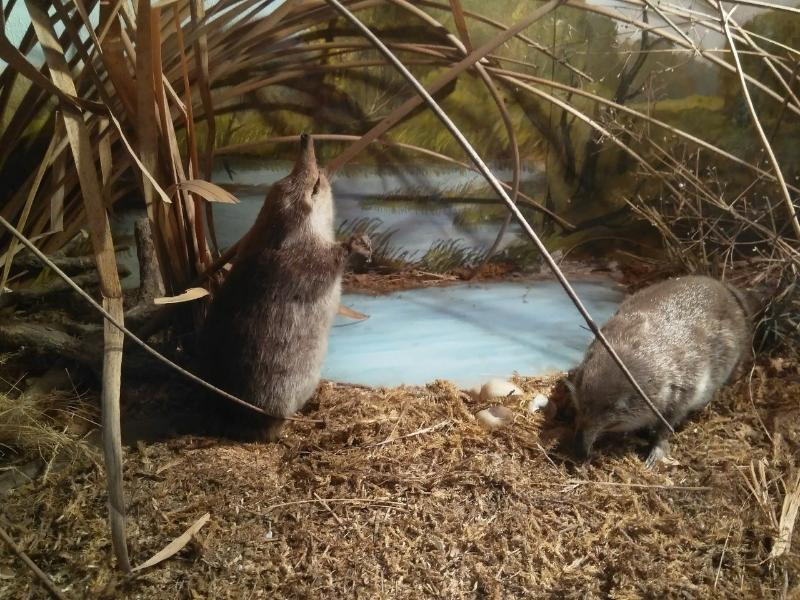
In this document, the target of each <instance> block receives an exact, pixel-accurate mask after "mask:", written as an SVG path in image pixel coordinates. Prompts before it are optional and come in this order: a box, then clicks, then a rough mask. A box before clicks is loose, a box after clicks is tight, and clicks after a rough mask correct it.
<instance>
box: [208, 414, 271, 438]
mask: <svg viewBox="0 0 800 600" xmlns="http://www.w3.org/2000/svg"><path fill="white" fill-rule="evenodd" d="M284 422H285V421H284V419H280V418H277V417H268V416H266V415H259V414H253V415H252V416H249V417H247V419H246V420H245V419H244V418H240V419H232V420H230V421H229V422H227V423H225V424H224V430H223V431H224V433H223V436H224V437H226V438H228V439H232V440H236V441H238V442H245V443H262V444H268V443H273V442H277V441H278V440H279V439H280V436H281V429H283V424H284Z"/></svg>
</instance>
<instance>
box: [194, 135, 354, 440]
mask: <svg viewBox="0 0 800 600" xmlns="http://www.w3.org/2000/svg"><path fill="white" fill-rule="evenodd" d="M301 140H302V141H301V152H300V157H299V158H298V160H297V163H296V165H295V167H294V169H293V170H292V172H291V173H290V174H289V175H288V176H287V177H286V178H284V179H282V180H280V181H278V182H277V183H275V184H274V185H273V186H272V189H271V190H270V192H269V194H268V196H267V198H266V200H265V201H264V206H263V207H262V209H261V211H260V213H259V215H258V217H257V219H256V222H255V224H254V225H253V227H252V229H251V230H250V231H249V232H248V234H247V235H246V236H245V237H244V238H243V240H242V242H241V244H240V250H239V251H238V253H237V255H236V258H235V259H234V261H233V267H232V269H231V272H230V274H229V275H228V277H227V279H226V280H225V282H224V284H223V285H222V286H221V288H220V289H219V291H218V292H217V294H216V295H215V297H214V300H213V302H212V304H211V307H210V309H209V313H208V317H207V319H206V323H205V326H204V331H203V335H202V338H201V348H202V352H203V365H204V371H205V375H206V376H207V377H208V380H209V381H210V382H211V383H213V384H215V385H217V386H219V387H221V388H222V389H225V390H226V391H228V392H230V393H232V394H234V395H236V396H238V397H239V398H241V399H242V400H244V401H246V402H248V403H250V404H253V405H254V406H257V407H259V408H261V409H263V410H264V411H265V412H266V413H267V414H268V415H269V416H268V417H265V416H263V415H259V414H258V413H256V412H254V411H250V410H247V409H246V408H242V407H239V406H237V405H235V404H232V403H229V402H227V401H224V400H221V399H219V400H217V402H219V403H222V404H220V406H221V409H222V410H221V412H220V419H221V421H222V423H221V424H220V425H221V429H222V433H223V434H224V435H227V436H229V437H234V438H237V439H243V440H262V441H273V440H275V439H276V438H277V436H278V434H279V431H280V427H281V425H282V424H283V420H284V417H287V416H290V415H291V414H293V413H294V412H296V411H297V410H299V409H301V408H302V407H303V406H304V405H305V404H306V402H307V401H308V400H309V398H310V397H311V396H312V395H313V394H314V391H315V389H316V387H317V384H318V383H319V379H320V371H321V368H322V362H323V360H324V358H325V353H326V351H327V344H328V334H329V332H330V327H331V324H332V322H333V318H334V316H335V314H336V311H337V309H338V306H339V298H340V295H341V277H342V272H343V271H344V268H345V264H346V262H347V258H348V256H349V254H350V253H351V251H353V250H356V251H359V250H360V249H361V248H359V247H358V245H359V242H360V240H351V241H350V242H348V243H346V244H340V243H336V242H335V241H334V230H333V198H332V194H331V187H330V184H329V182H328V180H327V178H326V176H325V174H324V173H323V172H322V171H321V170H320V169H319V168H318V166H317V162H316V158H315V154H314V145H313V141H312V140H311V138H310V137H309V136H307V135H305V134H304V135H303V136H301Z"/></svg>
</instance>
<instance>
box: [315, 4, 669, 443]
mask: <svg viewBox="0 0 800 600" xmlns="http://www.w3.org/2000/svg"><path fill="white" fill-rule="evenodd" d="M325 1H326V2H327V3H328V4H330V5H331V6H333V7H334V8H335V9H336V10H337V11H338V12H339V13H340V14H341V15H342V16H343V17H344V18H345V19H347V20H348V21H350V23H352V24H353V25H354V26H355V27H356V28H357V29H359V30H360V31H361V33H363V34H364V36H365V37H366V38H367V39H368V40H369V41H370V42H372V44H373V45H374V46H375V47H376V48H377V49H378V50H379V51H380V53H381V54H383V55H384V56H385V57H386V58H387V60H388V61H389V62H391V63H392V64H393V65H394V66H395V68H397V70H398V71H400V73H401V74H402V75H403V77H405V78H406V79H407V80H408V82H409V83H410V84H411V85H412V86H413V87H414V89H415V90H416V91H417V93H418V94H419V95H420V96H421V97H422V99H423V100H424V101H425V102H426V103H427V104H428V106H429V107H430V108H431V110H432V111H433V113H434V114H435V115H436V116H437V117H438V118H439V120H440V121H441V122H442V123H443V124H444V125H445V127H447V129H448V130H449V131H450V133H451V134H452V135H453V137H454V138H455V139H456V140H457V141H458V143H459V144H460V145H461V147H462V148H463V149H464V151H465V152H466V153H467V155H468V156H469V157H470V159H472V162H474V163H475V166H477V167H478V169H479V170H480V172H481V174H482V175H483V176H484V177H485V178H486V180H487V181H488V182H489V184H490V185H491V186H492V188H493V189H494V191H495V192H496V193H497V195H498V196H500V197H501V198H502V199H503V201H504V202H505V203H506V206H508V210H510V211H511V213H512V214H513V215H514V217H515V218H516V219H517V222H518V223H519V224H520V226H521V227H522V228H523V230H524V231H525V233H527V234H528V237H529V238H530V239H531V241H532V242H533V243H534V245H535V246H536V248H537V249H538V250H539V252H540V253H541V254H542V257H543V258H544V260H545V262H546V263H547V266H548V267H549V268H550V271H552V273H553V275H555V277H556V279H558V282H559V283H560V284H561V287H563V288H564V291H565V292H566V293H567V296H569V298H570V300H572V303H573V304H574V305H575V308H577V309H578V312H579V313H580V314H581V316H582V317H583V319H584V321H586V324H587V325H588V326H589V329H590V330H591V331H592V333H593V334H594V335H595V337H596V338H597V339H598V340H599V341H600V343H601V344H602V345H603V346H604V347H605V349H606V350H607V351H608V353H609V354H610V355H611V358H613V359H614V362H616V363H617V366H619V368H620V369H621V370H622V372H623V373H624V374H625V377H626V378H627V380H628V381H629V382H630V384H631V385H632V386H633V388H634V389H635V390H636V392H637V393H638V394H639V396H641V397H642V399H643V400H644V401H645V402H646V403H647V405H648V406H649V407H650V410H652V411H653V413H654V414H655V415H656V416H657V417H658V418H659V419H660V420H661V422H662V423H664V425H665V426H666V427H667V429H668V430H669V431H670V432H671V433H674V432H675V431H674V429H673V428H672V425H670V423H669V421H667V420H666V419H665V418H664V415H662V414H661V412H660V411H659V410H658V408H656V406H655V404H653V401H652V400H650V398H649V397H648V395H647V393H646V392H645V391H644V390H643V389H642V388H641V386H640V385H639V384H638V383H637V381H636V379H635V378H634V377H633V374H632V373H631V372H630V371H629V370H628V367H626V366H625V363H624V362H622V359H621V358H620V357H619V355H618V354H617V352H616V351H615V350H614V348H612V347H611V344H610V343H609V342H608V340H607V339H606V337H605V336H604V335H603V333H602V332H601V331H600V328H599V327H598V326H597V324H596V323H595V322H594V320H593V319H592V316H591V315H590V314H589V311H587V310H586V307H585V306H584V305H583V303H582V302H581V300H580V298H578V295H577V294H576V293H575V290H574V289H573V288H572V286H571V285H570V283H569V281H567V278H566V277H565V276H564V273H562V272H561V269H559V267H558V265H557V264H556V262H555V261H554V260H553V257H552V256H550V253H549V252H548V251H547V248H546V247H545V246H544V244H543V243H542V241H541V240H540V239H539V236H537V235H536V232H535V231H534V230H533V228H532V227H531V226H530V224H529V223H528V221H527V220H526V219H525V217H524V216H523V214H522V213H521V212H520V210H519V208H517V205H516V204H514V202H513V201H512V200H511V198H510V197H509V196H508V194H506V191H505V190H504V189H503V186H502V185H501V184H500V181H499V180H498V179H497V177H495V176H494V174H493V173H492V172H491V170H490V169H489V167H487V166H486V163H484V162H483V159H481V157H480V156H479V155H478V153H477V152H475V149H474V148H473V147H472V145H471V144H470V143H469V141H467V139H466V138H465V137H464V134H462V133H461V131H459V129H458V127H456V125H455V124H454V123H453V121H451V120H450V117H448V116H447V113H445V112H444V111H443V110H442V109H441V107H440V106H439V105H438V104H437V103H436V100H434V99H433V97H431V95H430V94H429V93H428V91H427V90H426V89H425V88H424V87H423V86H422V84H420V82H419V81H417V79H416V78H415V77H414V76H413V75H412V74H411V72H410V71H409V70H408V69H406V67H405V66H404V65H403V63H401V62H400V60H399V59H398V58H397V57H396V56H395V55H394V54H393V53H392V51H391V50H389V48H387V47H386V46H385V45H384V44H383V42H381V40H380V39H378V37H377V36H376V35H375V34H374V33H372V31H371V30H370V29H369V28H368V27H367V26H366V25H364V23H362V22H361V21H360V20H359V19H358V18H357V17H356V16H355V15H353V13H351V12H350V11H349V10H348V9H347V8H345V7H344V6H343V5H342V4H341V3H340V2H339V1H338V0H325ZM560 3H561V2H560V0H551V1H550V2H548V3H547V4H545V5H544V6H543V7H542V8H540V9H539V10H542V9H544V8H549V7H550V6H551V5H553V4H556V5H558V4H560Z"/></svg>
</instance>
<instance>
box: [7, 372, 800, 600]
mask: <svg viewBox="0 0 800 600" xmlns="http://www.w3.org/2000/svg"><path fill="white" fill-rule="evenodd" d="M556 381H557V379H556V378H549V379H541V378H538V379H537V378H534V379H519V380H517V382H518V383H519V384H520V385H521V386H522V387H523V388H524V390H525V391H526V393H527V394H528V395H529V396H530V395H532V394H535V393H540V392H541V393H545V394H548V395H550V397H551V398H552V400H553V401H554V402H556V403H558V404H563V403H564V402H565V401H564V398H563V390H562V389H561V386H559V385H557V384H556ZM799 398H800V368H799V367H798V363H797V362H796V361H792V360H783V361H771V362H770V363H769V364H762V365H760V366H758V367H756V369H755V371H754V373H753V374H752V376H751V377H750V378H745V379H744V380H742V381H740V382H739V383H738V384H736V385H735V386H733V387H732V388H730V389H728V390H726V391H725V392H724V393H723V394H721V396H720V397H718V398H717V399H716V400H715V402H714V403H713V404H712V406H711V408H710V409H708V410H706V411H705V412H704V413H702V414H700V415H697V416H696V417H695V418H694V419H693V420H691V421H690V422H689V423H687V425H686V426H685V427H684V428H682V430H680V431H679V432H678V433H677V435H676V436H675V437H674V439H673V442H672V459H673V460H672V461H671V462H670V463H669V464H661V465H660V466H659V467H658V468H657V469H656V470H655V471H648V470H646V469H645V467H644V465H643V461H642V454H643V452H644V449H643V447H642V443H641V441H638V442H637V439H636V438H635V437H631V438H629V439H624V440H620V439H617V440H610V441H608V442H607V443H605V444H603V445H601V446H600V448H598V452H597V455H596V456H595V457H594V459H593V460H592V461H591V462H590V463H588V464H575V463H573V462H572V460H571V458H570V455H569V453H568V452H566V451H565V450H563V449H562V448H561V446H560V444H559V441H560V440H562V439H564V438H565V437H566V436H567V435H568V431H569V425H568V423H567V422H566V420H559V418H555V417H553V416H552V415H550V420H547V417H546V416H545V415H544V414H542V413H535V414H530V413H528V411H527V410H526V405H527V398H526V399H523V400H521V401H520V400H519V399H514V400H506V401H503V402H502V403H503V404H505V405H506V406H508V407H509V408H511V409H512V411H513V414H514V418H513V422H512V423H510V424H509V425H508V426H506V427H504V428H500V429H496V430H493V431H489V430H487V429H485V428H484V427H482V426H481V425H480V423H479V422H478V421H477V420H476V418H475V417H474V415H475V413H476V412H477V411H478V410H480V409H481V408H484V407H485V405H481V404H480V403H479V402H477V401H474V400H472V399H470V398H469V397H468V396H467V395H465V394H463V393H461V392H459V390H458V389H457V388H456V387H454V386H453V385H451V384H449V383H446V382H435V383H432V384H430V385H428V386H426V387H413V388H412V387H408V388H405V387H400V388H385V389H371V388H366V387H358V386H347V385H337V384H332V383H325V384H323V385H322V386H321V388H320V391H319V394H318V395H317V397H316V398H315V400H314V401H313V402H312V406H311V407H310V409H309V410H308V411H307V412H306V414H305V415H304V416H303V417H302V419H303V420H301V421H295V422H291V423H289V424H288V426H287V427H286V429H285V432H284V436H283V438H282V440H281V441H280V442H279V443H277V444H273V445H242V444H234V443H230V442H224V441H219V440H215V439H209V438H199V437H174V438H172V439H167V440H166V441H158V442H143V441H139V442H138V443H135V444H134V445H133V446H132V447H130V448H129V449H128V450H127V451H126V455H125V484H126V494H127V498H128V507H127V509H128V528H127V529H128V536H129V544H130V553H131V558H132V562H133V563H135V564H139V563H142V562H144V561H145V560H146V559H148V558H149V557H150V556H152V555H153V554H155V553H156V552H158V551H159V550H160V549H162V548H163V547H164V546H166V545H167V544H168V543H169V542H170V541H171V540H172V539H174V538H176V537H178V536H179V535H180V534H181V533H182V532H183V531H185V530H186V529H187V528H188V527H189V526H191V525H192V524H193V523H195V522H196V521H197V520H198V519H199V518H200V517H202V516H203V515H204V514H205V513H209V514H210V520H209V521H208V523H207V524H206V525H205V526H204V527H203V528H202V529H200V531H199V532H198V533H197V534H196V535H195V536H194V538H193V539H192V541H191V542H190V543H189V544H187V545H186V546H185V547H184V548H183V549H182V550H181V551H180V552H179V553H178V554H177V555H175V556H174V557H172V558H170V559H168V560H166V561H164V562H162V563H160V564H158V565H156V566H153V567H150V568H147V569H143V570H141V571H139V572H137V573H135V574H134V575H132V576H125V575H122V574H120V572H119V571H118V570H116V569H115V566H114V561H113V559H112V550H111V544H110V540H109V531H108V526H107V520H106V519H107V509H106V492H105V483H104V481H105V480H104V474H103V472H102V469H101V468H100V467H98V466H97V465H96V464H93V463H92V462H91V461H78V462H76V463H74V464H73V465H71V466H68V467H66V468H62V469H53V470H52V471H51V472H50V473H49V474H48V475H47V477H46V478H42V477H39V478H37V480H36V481H34V482H33V483H30V484H28V485H24V486H22V487H19V488H17V489H15V490H13V491H11V492H10V493H9V494H8V495H7V496H6V497H5V498H4V499H3V502H2V504H3V507H2V513H3V516H4V520H3V523H4V526H5V527H6V528H7V530H8V531H9V533H10V534H11V535H12V536H13V537H14V538H15V540H16V541H17V543H18V545H19V546H20V547H21V548H22V549H24V550H25V551H26V552H27V553H28V555H29V556H30V557H31V558H32V559H33V560H34V561H35V562H36V563H37V564H38V565H39V566H40V567H41V568H42V570H44V571H45V572H46V573H48V574H49V575H50V576H51V577H52V578H53V579H54V580H55V581H56V582H57V584H58V585H59V586H60V587H61V588H62V589H64V590H65V593H66V594H67V595H68V596H69V597H72V598H83V597H89V598H104V597H107V598H111V597H114V598H187V599H194V598H237V599H239V598H241V599H247V598H428V597H430V598H493V599H494V598H498V599H499V598H587V597H603V598H605V597H612V598H642V597H650V598H665V597H670V598H704V597H710V596H715V597H726V598H761V597H767V598H773V597H785V596H786V595H787V594H788V595H789V596H792V595H794V596H795V597H797V595H798V594H800V588H799V587H798V585H800V581H798V574H800V570H798V569H799V568H800V554H799V553H798V547H797V546H798V544H800V540H797V539H795V542H796V543H795V544H794V545H793V546H791V548H790V550H788V552H784V553H783V555H782V556H778V557H773V558H771V557H770V553H771V552H772V551H773V549H774V548H775V544H776V540H778V539H779V537H780V535H781V534H780V533H779V532H780V531H781V528H783V531H784V535H785V533H786V527H787V521H788V520H789V518H788V517H787V516H783V518H782V513H783V514H785V513H786V510H787V507H788V508H791V507H790V505H791V503H792V501H794V502H797V503H800V489H798V487H800V480H798V470H797V460H798V451H800V413H799V412H798V399H799ZM787 496H788V499H787ZM792 498H794V500H792ZM791 521H793V518H792V519H791ZM789 531H791V530H789ZM789 537H791V533H789ZM795 538H797V536H795ZM779 547H780V546H779ZM0 597H2V598H39V597H46V592H45V590H44V588H43V587H42V586H41V585H40V583H39V582H38V581H37V580H35V579H34V578H33V576H32V574H31V573H30V572H29V571H28V569H27V567H25V566H24V565H23V564H22V562H20V561H19V560H18V558H17V556H16V555H15V554H14V553H12V552H11V551H10V550H9V548H8V547H6V546H5V545H0Z"/></svg>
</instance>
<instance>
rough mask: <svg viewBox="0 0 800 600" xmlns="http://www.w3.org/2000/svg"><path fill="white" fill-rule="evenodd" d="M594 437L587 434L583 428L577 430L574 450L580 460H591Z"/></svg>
mask: <svg viewBox="0 0 800 600" xmlns="http://www.w3.org/2000/svg"><path fill="white" fill-rule="evenodd" d="M593 441H594V440H593V438H592V437H591V436H587V435H586V431H585V430H584V429H583V428H580V429H578V430H577V431H576V432H575V439H574V440H573V451H574V452H575V456H576V457H577V458H578V460H582V461H585V460H589V455H590V454H591V452H592V445H593V444H592V442H593Z"/></svg>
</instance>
